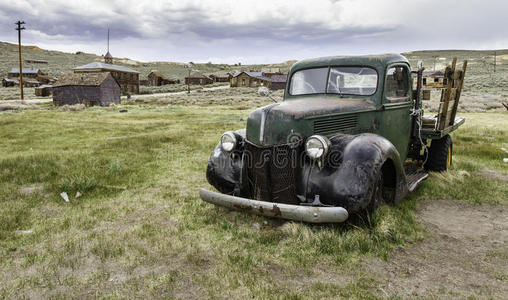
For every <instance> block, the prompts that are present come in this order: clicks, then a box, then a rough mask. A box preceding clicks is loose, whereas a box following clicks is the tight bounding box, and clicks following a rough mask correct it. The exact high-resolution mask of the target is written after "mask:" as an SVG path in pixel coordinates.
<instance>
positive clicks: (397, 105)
mask: <svg viewBox="0 0 508 300" xmlns="http://www.w3.org/2000/svg"><path fill="white" fill-rule="evenodd" d="M455 65H456V59H453V63H452V66H450V67H447V68H446V70H445V78H446V79H447V84H446V86H445V88H444V89H443V90H442V95H441V103H440V104H441V105H440V109H439V112H438V114H437V115H435V116H424V115H423V111H422V100H423V99H422V94H424V93H423V90H422V72H423V68H421V67H420V68H419V70H418V71H413V72H412V71H411V67H410V65H409V61H408V60H407V59H406V58H405V57H404V56H402V55H397V54H384V55H369V56H347V57H342V56H337V57H325V58H317V59H309V60H303V61H299V62H297V63H295V64H294V65H293V66H292V67H291V69H290V71H289V74H288V81H287V84H286V89H285V91H284V101H283V102H281V103H274V104H271V105H267V106H265V107H261V108H259V109H256V110H255V111H253V112H252V113H251V114H250V116H249V118H248V120H247V128H246V129H240V130H236V131H228V132H226V133H224V134H223V135H222V137H221V138H220V142H219V143H218V145H217V146H216V148H215V150H214V151H213V152H212V155H211V157H210V160H209V163H208V167H207V171H206V177H207V180H208V182H209V183H210V184H211V185H212V186H214V187H215V188H216V189H217V190H218V191H219V192H214V191H210V190H206V189H201V190H200V196H201V198H202V199H203V200H204V201H207V202H210V203H213V204H216V205H221V206H225V207H228V208H231V209H235V210H241V211H246V212H250V213H255V214H260V215H265V216H270V217H279V218H284V219H290V220H296V221H303V222H311V223H333V222H343V221H345V220H346V219H347V218H348V217H349V215H351V214H356V213H362V212H366V211H367V212H371V211H373V210H374V209H375V208H376V207H377V206H378V205H379V204H380V203H383V202H384V203H397V202H399V201H400V200H401V199H403V198H404V197H405V196H406V195H407V193H408V192H411V191H413V190H414V189H415V188H416V186H417V185H418V184H419V183H420V182H422V181H423V180H424V179H425V178H427V177H428V173H427V172H428V171H445V170H446V169H447V168H448V167H450V165H451V163H452V155H453V153H452V151H453V147H452V140H451V137H450V135H449V133H450V132H452V131H453V130H455V129H456V128H457V127H458V126H460V125H461V124H462V123H463V122H464V118H456V117H455V113H456V111H457V107H458V101H459V98H460V92H461V89H462V84H463V79H464V75H465V70H466V65H467V61H465V62H464V64H463V69H462V70H455ZM414 82H415V83H414ZM413 85H415V86H413Z"/></svg>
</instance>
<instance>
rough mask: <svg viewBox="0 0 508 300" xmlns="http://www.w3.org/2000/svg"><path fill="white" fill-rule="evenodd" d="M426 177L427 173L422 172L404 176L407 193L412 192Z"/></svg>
mask: <svg viewBox="0 0 508 300" xmlns="http://www.w3.org/2000/svg"><path fill="white" fill-rule="evenodd" d="M427 177H429V173H427V172H424V171H416V172H414V173H409V174H408V175H407V176H406V181H407V188H408V190H409V192H412V191H414V190H415V189H416V187H417V186H418V185H419V184H420V183H422V181H424V180H425V179H427Z"/></svg>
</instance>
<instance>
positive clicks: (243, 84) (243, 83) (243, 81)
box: [242, 78, 245, 86]
mask: <svg viewBox="0 0 508 300" xmlns="http://www.w3.org/2000/svg"><path fill="white" fill-rule="evenodd" d="M242 86H245V78H242Z"/></svg>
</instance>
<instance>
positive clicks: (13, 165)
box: [0, 93, 508, 299]
mask: <svg viewBox="0 0 508 300" xmlns="http://www.w3.org/2000/svg"><path fill="white" fill-rule="evenodd" d="M196 97H197V96H196ZM238 97H243V96H242V94H241V93H240V94H239V95H238ZM265 101H266V100H265ZM266 103H268V102H266ZM259 104H260V103H259V102H258V101H254V102H252V103H251V102H247V103H244V104H241V105H237V106H225V105H222V106H221V105H217V104H216V103H211V104H209V105H206V106H193V105H191V106H179V105H173V106H169V105H160V103H159V104H132V105H122V108H125V109H127V110H128V113H119V112H118V110H119V108H118V107H114V108H87V109H85V110H82V111H62V110H60V109H56V108H52V107H51V106H49V105H43V106H42V108H43V109H42V110H27V111H8V112H2V113H0V153H2V157H1V159H0V191H1V193H0V224H1V227H0V298H22V297H43V298H67V297H68V296H69V295H72V296H73V297H77V298H90V297H98V298H115V299H116V298H134V297H139V298H146V297H155V298H171V297H177V298H217V297H218V298H226V297H227V298H240V297H248V298H252V297H259V298H287V299H303V298H321V297H328V298H349V297H351V298H358V299H360V298H361V299H363V298H376V297H378V296H379V295H383V294H380V292H379V290H378V288H377V286H378V280H379V279H376V278H372V276H371V275H370V274H367V273H365V271H363V270H362V268H358V266H359V265H360V264H361V261H362V260H363V259H366V258H369V257H379V258H381V259H388V258H389V255H390V253H391V251H392V250H393V249H394V248H396V247H405V246H406V245H408V244H412V243H416V242H420V241H422V239H424V237H425V229H424V228H423V227H422V226H421V225H419V223H418V221H417V220H416V218H415V212H416V210H417V205H418V202H419V201H421V200H424V199H429V200H438V199H456V200H460V201H466V202H471V203H477V204H484V203H485V204H490V203H492V204H494V203H497V204H507V202H508V199H506V197H504V196H505V195H506V194H507V193H508V190H507V188H506V185H505V184H503V183H502V182H499V181H495V180H491V179H488V178H484V177H480V176H475V175H474V174H475V173H476V172H478V171H481V170H483V169H490V170H495V171H497V172H500V173H503V174H506V171H505V168H506V167H505V165H504V164H503V162H502V158H503V157H505V156H506V155H505V154H503V153H502V152H501V150H499V148H500V147H506V142H507V141H506V136H508V132H507V131H508V130H507V128H508V126H507V125H508V124H507V123H508V120H507V115H506V114H501V113H499V114H494V113H489V114H468V115H466V117H467V122H466V124H465V125H464V126H463V127H462V128H461V129H460V130H458V131H457V132H456V133H454V134H453V138H454V143H455V144H454V147H455V148H454V149H455V153H456V155H455V157H454V166H453V169H452V170H451V171H450V172H448V173H447V174H432V176H431V178H430V179H429V180H427V181H426V182H425V183H424V184H423V185H422V186H421V187H420V188H419V189H418V190H417V192H416V193H414V194H412V195H410V196H409V197H408V198H406V199H405V200H404V201H403V202H402V203H400V205H397V206H382V207H381V208H380V209H379V210H378V211H377V212H376V213H375V214H374V216H373V217H372V219H370V220H369V221H368V222H366V223H367V224H357V223H345V224H339V225H324V226H314V225H308V224H301V223H297V222H285V221H280V220H274V219H267V218H262V217H258V216H253V215H248V214H244V213H238V212H233V211H229V210H227V209H223V208H219V207H215V206H213V205H210V204H207V203H204V202H203V201H201V200H200V199H199V197H198V188H200V187H208V184H207V183H206V179H205V175H204V174H205V169H206V164H207V160H208V157H209V155H210V153H211V151H212V149H213V147H214V146H215V145H216V143H217V141H218V139H219V137H220V135H221V133H222V132H224V131H226V130H232V129H237V128H241V127H243V126H245V121H244V120H245V119H246V116H247V115H248V113H249V112H250V111H251V109H252V108H254V107H255V106H258V105H259ZM128 136H133V137H130V138H129V137H128ZM108 137H124V138H121V139H115V140H108V139H107V138H108ZM63 191H65V192H67V193H68V195H69V198H70V203H65V202H64V201H63V199H62V198H61V197H60V195H59V194H60V193H61V192H63ZM78 191H79V192H80V193H81V194H82V196H81V197H78V198H76V197H75V195H76V193H77V192H78ZM256 223H257V224H256ZM25 230H31V231H32V233H24V232H23V231H25ZM499 277H500V278H501V279H500V280H505V278H506V274H500V275H499ZM330 278H332V279H330Z"/></svg>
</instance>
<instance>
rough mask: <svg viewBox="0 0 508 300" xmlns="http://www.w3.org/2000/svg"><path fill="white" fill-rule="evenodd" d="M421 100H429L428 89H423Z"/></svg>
mask: <svg viewBox="0 0 508 300" xmlns="http://www.w3.org/2000/svg"><path fill="white" fill-rule="evenodd" d="M422 92H423V97H422V98H423V100H430V90H423V91H422Z"/></svg>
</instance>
